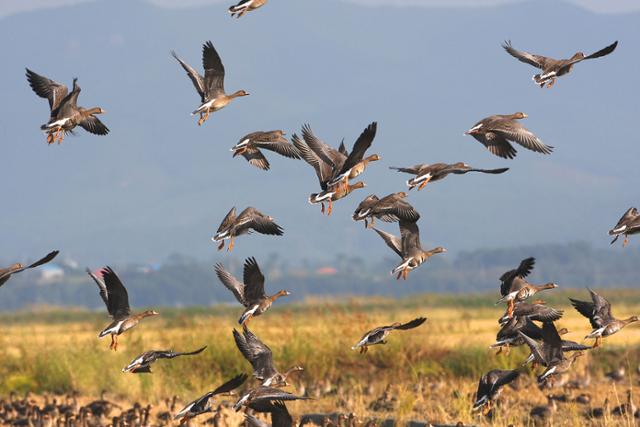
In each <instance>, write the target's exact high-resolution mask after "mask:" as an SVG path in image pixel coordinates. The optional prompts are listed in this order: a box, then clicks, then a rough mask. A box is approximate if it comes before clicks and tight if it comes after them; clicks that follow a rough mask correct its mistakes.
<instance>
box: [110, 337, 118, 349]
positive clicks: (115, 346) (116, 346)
mask: <svg viewBox="0 0 640 427" xmlns="http://www.w3.org/2000/svg"><path fill="white" fill-rule="evenodd" d="M111 336H112V337H114V338H115V342H114V345H113V351H118V336H117V335H111Z"/></svg>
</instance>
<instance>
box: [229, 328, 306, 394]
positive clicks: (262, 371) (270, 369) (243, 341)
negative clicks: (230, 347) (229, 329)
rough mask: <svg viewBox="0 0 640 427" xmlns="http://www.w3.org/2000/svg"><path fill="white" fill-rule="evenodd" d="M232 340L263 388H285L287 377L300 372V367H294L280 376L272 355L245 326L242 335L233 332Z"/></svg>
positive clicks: (267, 347)
mask: <svg viewBox="0 0 640 427" xmlns="http://www.w3.org/2000/svg"><path fill="white" fill-rule="evenodd" d="M233 339H234V340H235V342H236V345H237V346H238V350H240V353H242V355H243V356H244V358H245V359H247V360H248V361H249V363H251V366H252V367H253V376H254V377H256V378H257V379H259V380H260V381H261V382H262V385H263V386H265V387H271V386H273V387H285V386H287V385H288V383H287V377H288V376H289V374H290V373H292V372H295V371H302V370H303V369H302V368H301V367H300V366H294V367H293V368H291V369H289V370H288V371H286V372H285V373H283V374H281V373H280V372H278V370H277V369H276V368H275V367H274V366H273V354H272V352H271V349H270V348H269V346H267V345H266V344H264V343H263V342H262V341H260V339H258V337H257V336H255V335H254V334H253V333H252V332H251V331H250V330H249V329H248V328H247V327H246V326H245V327H244V328H243V331H242V334H241V333H240V332H238V331H236V330H235V329H234V330H233Z"/></svg>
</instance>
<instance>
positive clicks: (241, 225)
mask: <svg viewBox="0 0 640 427" xmlns="http://www.w3.org/2000/svg"><path fill="white" fill-rule="evenodd" d="M252 231H256V232H258V233H260V234H266V235H270V236H282V234H283V233H284V231H283V229H282V227H280V226H279V225H278V224H276V223H275V222H274V220H273V218H272V217H270V216H268V215H265V214H263V213H262V212H260V211H258V210H257V209H256V208H253V207H248V208H246V209H245V210H243V211H242V212H240V215H237V216H236V208H235V206H234V207H232V208H231V210H230V211H229V213H227V215H226V216H225V217H224V219H223V220H222V223H221V224H220V226H219V227H218V231H216V234H215V235H214V236H213V237H212V238H211V240H213V241H214V242H220V244H219V245H218V250H222V249H223V248H224V241H225V240H230V242H229V247H228V248H227V251H231V250H233V245H234V240H235V238H236V237H237V236H242V235H243V234H249V233H251V232H252Z"/></svg>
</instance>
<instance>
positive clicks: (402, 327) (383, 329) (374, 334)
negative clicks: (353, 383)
mask: <svg viewBox="0 0 640 427" xmlns="http://www.w3.org/2000/svg"><path fill="white" fill-rule="evenodd" d="M426 321H427V318H426V317H418V318H416V319H413V320H411V321H409V322H407V323H400V322H395V323H393V324H391V325H389V326H380V327H377V328H373V329H372V330H370V331H367V332H366V333H365V334H364V335H363V336H362V338H360V341H358V343H357V344H356V345H354V346H353V347H351V350H356V349H360V354H363V353H366V352H367V350H368V349H369V346H371V345H376V344H386V343H387V340H386V338H387V336H388V335H389V333H391V331H395V330H399V331H406V330H408V329H413V328H417V327H418V326H420V325H422V324H423V323H424V322H426Z"/></svg>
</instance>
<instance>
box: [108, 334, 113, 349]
mask: <svg viewBox="0 0 640 427" xmlns="http://www.w3.org/2000/svg"><path fill="white" fill-rule="evenodd" d="M113 343H114V340H113V334H111V344H109V350H113Z"/></svg>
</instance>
